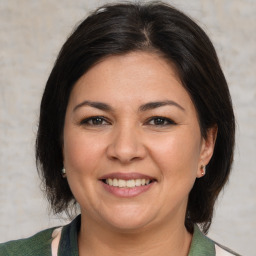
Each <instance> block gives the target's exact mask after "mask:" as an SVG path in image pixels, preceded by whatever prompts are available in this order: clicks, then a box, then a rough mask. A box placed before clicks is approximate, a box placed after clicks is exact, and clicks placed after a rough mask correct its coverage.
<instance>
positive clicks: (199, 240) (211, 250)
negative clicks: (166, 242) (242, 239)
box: [189, 225, 240, 256]
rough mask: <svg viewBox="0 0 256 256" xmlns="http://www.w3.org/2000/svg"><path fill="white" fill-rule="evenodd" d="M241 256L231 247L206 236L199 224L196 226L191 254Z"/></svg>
mask: <svg viewBox="0 0 256 256" xmlns="http://www.w3.org/2000/svg"><path fill="white" fill-rule="evenodd" d="M199 255H200V256H240V255H239V254H237V253H235V252H233V251H231V250H230V249H228V248H226V247H224V246H222V245H220V244H218V243H216V242H214V241H213V240H211V239H210V238H208V237H207V236H205V235H204V234H203V233H202V232H201V231H200V229H199V228H198V226H197V225H195V226H194V234H193V238H192V243H191V248H190V252H189V256H199Z"/></svg>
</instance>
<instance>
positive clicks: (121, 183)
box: [106, 179, 150, 188]
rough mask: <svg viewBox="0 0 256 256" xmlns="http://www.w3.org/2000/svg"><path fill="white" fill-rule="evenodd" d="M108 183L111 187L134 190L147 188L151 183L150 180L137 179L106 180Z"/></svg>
mask: <svg viewBox="0 0 256 256" xmlns="http://www.w3.org/2000/svg"><path fill="white" fill-rule="evenodd" d="M106 183H107V184H108V185H110V186H114V187H119V188H134V187H139V186H145V185H148V184H149V183H150V180H149V179H135V180H122V179H106Z"/></svg>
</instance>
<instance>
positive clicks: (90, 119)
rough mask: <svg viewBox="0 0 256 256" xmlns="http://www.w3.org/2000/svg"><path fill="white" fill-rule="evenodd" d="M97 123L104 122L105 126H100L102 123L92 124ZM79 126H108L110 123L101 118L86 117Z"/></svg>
mask: <svg viewBox="0 0 256 256" xmlns="http://www.w3.org/2000/svg"><path fill="white" fill-rule="evenodd" d="M98 121H102V122H106V124H102V123H100V124H99V123H98V124H97V123H94V122H98ZM80 124H81V125H87V126H101V125H109V124H110V122H109V121H107V119H106V118H105V117H103V116H91V117H88V118H86V119H83V120H82V121H81V122H80Z"/></svg>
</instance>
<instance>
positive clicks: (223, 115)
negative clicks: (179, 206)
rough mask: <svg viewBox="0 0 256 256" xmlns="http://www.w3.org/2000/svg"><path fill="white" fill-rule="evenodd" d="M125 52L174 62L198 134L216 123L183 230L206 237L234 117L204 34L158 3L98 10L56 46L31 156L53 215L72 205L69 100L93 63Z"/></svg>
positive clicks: (225, 170) (226, 169)
mask: <svg viewBox="0 0 256 256" xmlns="http://www.w3.org/2000/svg"><path fill="white" fill-rule="evenodd" d="M131 51H152V52H158V53H160V54H161V55H162V56H163V57H164V58H166V59H167V60H169V61H171V62H172V63H174V65H175V66H176V68H177V71H178V74H179V77H180V79H181V81H182V84H183V86H184V88H185V89H186V91H187V92H188V93H189V95H190V97H191V99H192V101H193V103H194V105H195V107H196V110H197V114H198V118H199V124H200V128H201V133H202V136H203V137H206V136H207V129H209V128H210V127H213V126H214V125H217V126H218V136H217V140H216V145H215V150H214V154H213V157H212V159H211V161H210V162H209V164H208V166H207V172H206V175H205V176H204V177H203V178H201V179H197V180H196V182H195V184H194V187H193V189H192V190H191V192H190V195H189V201H188V206H187V213H186V220H185V225H186V227H187V229H188V230H190V231H191V230H192V229H193V224H194V223H198V224H200V225H201V226H202V228H203V230H204V232H205V233H206V232H207V231H208V229H209V227H210V225H211V220H212V216H213V209H214V204H215V201H216V199H217V196H218V194H219V192H220V190H221V189H222V188H223V186H224V185H225V183H226V182H227V179H228V176H229V173H230V169H231V164H232V161H233V150H234V138H235V118H234V113H233V109H232V103H231V98H230V94H229V90H228V86H227V83H226V80H225V77H224V75H223V72H222V70H221V67H220V64H219V61H218V57H217V55H216V52H215V49H214V47H213V45H212V43H211V41H210V40H209V38H208V36H207V35H206V34H205V32H204V31H203V30H202V29H201V28H200V27H199V26H198V25H197V24H196V23H195V22H194V21H193V20H192V19H190V18H189V17H188V16H187V15H185V14H183V13H182V12H180V11H178V10H177V9H175V8H174V7H172V6H170V5H167V4H165V3H162V2H151V3H146V4H138V3H116V4H110V5H105V6H103V7H101V8H99V9H97V10H96V11H95V12H93V13H92V14H91V15H90V16H89V17H87V18H86V19H85V20H84V21H83V22H82V23H81V24H80V25H79V26H78V27H77V28H76V29H75V31H74V32H73V33H72V34H71V36H70V37H69V38H68V39H67V41H66V42H65V44H64V45H63V47H62V49H61V51H60V53H59V55H58V58H57V60H56V62H55V65H54V67H53V69H52V72H51V74H50V76H49V79H48V81H47V84H46V87H45V91H44V94H43V98H42V102H41V109H40V120H39V128H38V134H37V140H36V159H37V166H38V170H39V172H40V174H41V177H42V180H43V184H44V188H45V191H46V195H47V197H48V200H49V202H50V204H51V207H52V209H53V211H54V212H55V213H60V212H62V211H64V210H65V211H68V210H69V209H70V207H71V206H72V205H74V203H75V199H74V197H73V195H72V193H71V191H70V188H69V186H68V183H67V180H66V179H63V178H62V176H61V169H62V168H63V156H62V139H63V138H62V133H63V125H64V118H65V112H66V107H67V104H68V100H69V95H70V92H71V90H72V87H73V86H74V84H75V83H76V81H77V80H78V79H79V78H80V77H81V76H82V75H83V74H84V73H86V72H87V71H88V69H89V68H91V67H92V66H93V65H94V64H96V63H97V62H98V61H100V60H102V59H103V58H105V57H107V56H111V55H122V54H126V53H128V52H131Z"/></svg>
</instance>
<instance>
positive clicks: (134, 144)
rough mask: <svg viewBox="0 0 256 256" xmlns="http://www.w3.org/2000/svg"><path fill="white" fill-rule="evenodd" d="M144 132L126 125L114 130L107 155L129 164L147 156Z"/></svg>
mask: <svg viewBox="0 0 256 256" xmlns="http://www.w3.org/2000/svg"><path fill="white" fill-rule="evenodd" d="M142 137H143V136H142V134H141V133H140V132H139V131H138V129H136V128H134V127H131V126H129V125H124V126H122V127H119V128H117V129H115V130H114V131H113V134H112V138H111V141H110V143H109V145H108V148H107V156H108V158H109V159H111V160H116V161H119V162H121V163H122V164H127V163H130V162H133V161H136V160H140V159H143V158H144V157H145V156H146V148H145V146H144V144H143V139H142Z"/></svg>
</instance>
